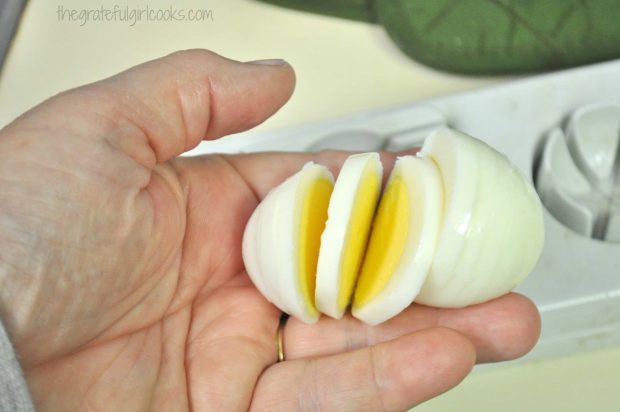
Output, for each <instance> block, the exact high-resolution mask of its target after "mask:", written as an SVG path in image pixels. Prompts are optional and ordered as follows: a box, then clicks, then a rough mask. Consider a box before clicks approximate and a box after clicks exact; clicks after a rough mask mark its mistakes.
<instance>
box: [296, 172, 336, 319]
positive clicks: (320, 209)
mask: <svg viewBox="0 0 620 412" xmlns="http://www.w3.org/2000/svg"><path fill="white" fill-rule="evenodd" d="M333 189H334V184H333V183H332V182H331V181H330V180H329V179H327V178H324V177H320V178H318V179H315V180H313V181H312V182H310V184H309V187H308V188H307V190H306V193H305V197H304V199H303V206H302V210H301V217H300V230H299V285H300V288H301V293H302V296H303V298H304V301H305V302H306V306H307V308H308V311H309V312H310V313H311V314H313V315H316V314H317V313H318V310H317V309H316V305H315V304H314V290H315V288H316V267H317V262H318V258H319V247H320V245H321V234H322V233H323V229H325V223H326V221H327V207H328V205H329V198H330V197H331V194H332V190H333Z"/></svg>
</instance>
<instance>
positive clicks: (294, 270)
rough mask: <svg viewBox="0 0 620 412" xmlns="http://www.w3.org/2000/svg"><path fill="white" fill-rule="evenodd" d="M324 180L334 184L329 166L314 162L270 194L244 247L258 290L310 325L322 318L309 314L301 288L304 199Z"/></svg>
mask: <svg viewBox="0 0 620 412" xmlns="http://www.w3.org/2000/svg"><path fill="white" fill-rule="evenodd" d="M320 177H321V178H326V179H328V180H330V181H332V182H333V176H332V174H331V172H330V171H329V170H328V169H327V168H326V167H325V166H322V165H317V164H314V163H312V162H310V163H307V164H306V165H305V166H304V167H303V168H302V170H300V171H299V172H297V173H296V174H294V175H293V176H291V177H289V178H288V179H286V180H285V181H284V182H283V183H281V184H280V185H279V186H277V187H276V188H274V189H273V190H272V191H271V192H269V193H268V194H267V196H266V197H265V198H264V199H263V201H262V202H261V203H260V204H259V205H258V207H257V208H256V209H255V210H254V213H253V215H252V217H251V218H250V220H249V221H248V224H247V226H246V229H245V233H244V236H243V243H242V252H243V261H244V262H245V267H246V270H247V272H248V275H249V276H250V279H252V282H253V283H254V285H256V287H257V289H258V290H259V291H260V292H261V293H262V294H263V296H265V298H267V300H269V301H270V302H272V303H273V304H274V305H276V306H277V307H278V308H279V309H280V310H282V311H283V312H286V313H288V314H290V315H293V316H295V317H297V318H298V319H300V320H302V321H304V322H306V323H313V322H316V321H317V319H318V317H319V314H318V312H317V313H313V312H312V311H309V310H308V307H307V304H306V302H305V299H304V297H303V295H302V292H301V286H300V277H299V223H300V222H299V220H298V218H299V213H300V210H299V209H300V207H301V205H300V197H303V195H304V190H305V189H306V188H307V187H308V185H309V184H310V183H311V182H312V181H314V180H316V179H317V178H320Z"/></svg>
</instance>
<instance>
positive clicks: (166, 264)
mask: <svg viewBox="0 0 620 412" xmlns="http://www.w3.org/2000/svg"><path fill="white" fill-rule="evenodd" d="M294 82H295V80H294V74H293V71H292V69H291V67H290V66H289V65H287V64H271V65H265V64H249V63H246V64H241V63H238V62H234V61H231V60H227V59H224V58H222V57H220V56H217V55H215V54H214V53H210V52H206V51H187V52H179V53H175V54H172V55H170V56H167V57H165V58H163V59H160V60H156V61H153V62H149V63H146V64H143V65H140V66H138V67H135V68H133V69H131V70H129V71H127V72H124V73H121V74H119V75H117V76H114V77H112V78H110V79H107V80H104V81H101V82H98V83H95V84H92V85H89V86H85V87H81V88H78V89H75V90H72V91H69V92H66V93H62V94H60V95H58V96H56V97H54V98H52V99H50V100H49V101H47V102H45V103H43V104H41V105H40V106H38V107H36V108H35V109H33V110H31V111H30V112H28V113H26V114H25V115H23V116H22V117H20V118H19V119H17V120H16V121H15V122H13V123H12V124H10V125H9V126H7V127H6V128H5V129H4V130H2V131H1V132H0V227H1V228H2V229H1V230H0V315H1V317H2V319H3V321H4V323H5V325H6V327H7V330H8V332H9V334H10V336H11V337H12V340H13V342H14V344H15V347H16V350H17V352H18V354H19V355H20V358H21V362H22V366H23V368H24V371H25V374H26V377H27V380H28V382H29V385H30V387H31V391H32V394H33V397H34V400H35V403H36V405H37V407H38V408H39V409H40V410H58V411H69V410H78V409H80V410H81V409H92V410H147V409H153V410H164V411H173V410H188V409H190V408H191V409H192V410H196V411H207V410H208V411H210V410H222V411H236V410H246V409H248V408H249V409H253V410H265V411H274V410H297V409H299V410H337V411H343V410H355V411H360V410H402V409H406V408H408V407H410V406H413V405H416V404H418V403H420V402H423V401H424V400H427V399H429V398H431V397H433V396H435V395H437V394H439V393H442V392H444V391H446V390H448V389H449V388H451V387H453V386H454V385H456V384H457V383H458V382H459V381H460V380H462V379H463V378H464V377H465V376H466V375H467V373H468V372H469V370H470V369H471V367H472V365H473V364H474V362H475V361H476V360H478V361H479V362H487V361H500V360H505V359H510V358H514V357H517V356H520V355H522V354H523V353H525V352H526V351H528V350H529V349H530V348H531V347H532V346H533V344H534V343H535V341H536V339H537V337H538V333H539V328H540V323H539V317H538V313H537V311H536V309H535V307H534V306H533V305H532V303H531V302H530V301H528V300H527V299H526V298H524V297H522V296H519V295H516V294H510V295H507V296H504V297H502V298H499V299H496V300H494V301H492V302H488V303H485V304H482V305H477V306H473V307H469V308H466V309H461V310H440V309H432V308H428V307H423V306H418V305H412V306H411V307H410V308H408V309H407V310H406V311H405V312H403V313H402V314H401V315H399V316H398V317H396V318H394V319H392V320H390V321H389V322H386V323H385V324H383V325H380V326H377V327H367V326H364V325H363V324H361V323H359V322H358V321H356V320H354V319H352V318H350V317H347V318H346V319H344V320H342V321H335V320H331V319H327V318H322V319H321V321H320V322H319V323H318V324H316V325H312V326H308V325H304V324H301V323H299V322H297V321H296V320H294V319H291V320H289V322H288V324H287V326H286V328H285V330H284V346H285V351H286V361H284V362H280V363H276V348H275V344H274V336H275V334H276V330H277V326H278V320H279V318H280V315H281V313H280V312H279V311H278V310H277V309H276V308H275V307H273V306H272V305H271V304H269V303H268V302H267V301H266V300H265V299H264V298H263V297H262V296H261V295H260V294H259V293H258V291H257V290H256V289H255V288H254V287H253V285H252V284H251V282H250V281H249V279H248V276H247V274H246V273H245V272H244V267H243V262H242V259H241V253H240V244H241V237H242V234H243V230H244V226H245V224H246V222H247V219H248V218H249V216H250V214H251V213H252V211H253V209H254V208H255V207H256V205H257V204H258V202H259V201H260V199H262V198H263V197H264V196H265V195H266V193H267V192H268V191H269V189H270V188H272V187H274V186H275V185H277V184H278V183H279V182H281V181H282V180H283V179H285V178H286V177H287V176H289V175H290V174H292V173H294V172H295V171H297V170H298V169H299V168H300V167H301V166H302V165H303V164H304V163H305V162H307V161H308V160H310V159H314V160H316V161H318V162H321V163H324V164H327V165H328V166H329V167H330V168H332V170H333V171H334V172H337V169H338V167H339V165H340V164H341V163H342V162H343V161H344V158H345V157H346V154H345V153H338V152H325V153H320V154H276V153H274V154H255V155H236V156H223V155H212V156H202V157H198V158H182V159H181V158H176V156H178V155H179V154H181V153H183V152H184V151H186V150H188V149H190V148H192V147H194V146H196V145H197V144H198V143H199V142H200V141H201V140H202V139H216V138H218V137H220V136H224V135H227V134H230V133H234V132H238V131H241V130H246V129H248V128H250V127H252V126H254V125H256V124H258V123H260V122H262V121H263V120H264V119H265V118H267V117H268V116H270V115H271V114H273V113H274V112H275V111H276V110H277V109H278V108H279V107H280V106H282V105H283V104H284V103H285V101H286V100H287V99H288V98H289V97H290V95H291V93H292V91H293V87H294ZM291 138H294V136H291ZM391 160H393V159H392V158H391V157H390V156H389V155H387V154H386V155H384V163H386V164H387V165H389V164H390V163H391ZM386 168H387V169H389V167H386Z"/></svg>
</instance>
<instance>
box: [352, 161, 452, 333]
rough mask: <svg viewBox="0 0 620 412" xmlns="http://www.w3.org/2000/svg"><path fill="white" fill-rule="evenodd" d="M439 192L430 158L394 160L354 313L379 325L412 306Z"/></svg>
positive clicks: (435, 228)
mask: <svg viewBox="0 0 620 412" xmlns="http://www.w3.org/2000/svg"><path fill="white" fill-rule="evenodd" d="M442 203H443V191H442V186H441V179H440V176H439V171H438V169H437V167H436V166H435V164H434V163H433V161H432V160H429V159H425V158H417V157H414V156H406V157H401V158H399V159H397V160H396V163H395V165H394V169H393V170H392V173H391V174H390V178H389V180H388V182H387V186H386V188H385V192H384V193H383V196H382V198H381V202H380V204H379V207H378V210H377V214H376V217H375V220H374V224H373V227H372V233H371V235H370V240H369V244H368V250H367V251H366V255H365V258H364V261H363V264H362V269H361V273H360V276H359V280H358V283H357V287H356V289H355V295H354V298H353V306H352V312H353V316H355V317H357V318H358V319H361V320H363V321H364V322H366V323H369V324H377V323H381V322H383V321H385V320H387V319H389V318H391V317H393V316H394V315H396V314H398V313H399V312H401V311H402V310H403V309H405V308H406V307H407V306H409V305H410V304H411V302H412V301H413V299H414V298H415V297H416V295H417V294H418V292H419V290H420V288H421V287H422V284H423V282H424V280H425V279H426V276H427V274H428V271H429V269H430V266H431V263H432V261H433V256H434V253H435V244H436V241H437V235H438V233H439V228H440V226H441V214H442V208H443V205H442Z"/></svg>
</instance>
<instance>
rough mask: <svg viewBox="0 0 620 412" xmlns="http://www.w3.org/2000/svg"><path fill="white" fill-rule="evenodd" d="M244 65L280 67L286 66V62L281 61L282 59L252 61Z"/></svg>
mask: <svg viewBox="0 0 620 412" xmlns="http://www.w3.org/2000/svg"><path fill="white" fill-rule="evenodd" d="M246 63H247V64H260V65H263V66H281V65H283V64H288V63H287V62H286V60H283V59H265V60H252V61H250V62H246Z"/></svg>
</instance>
